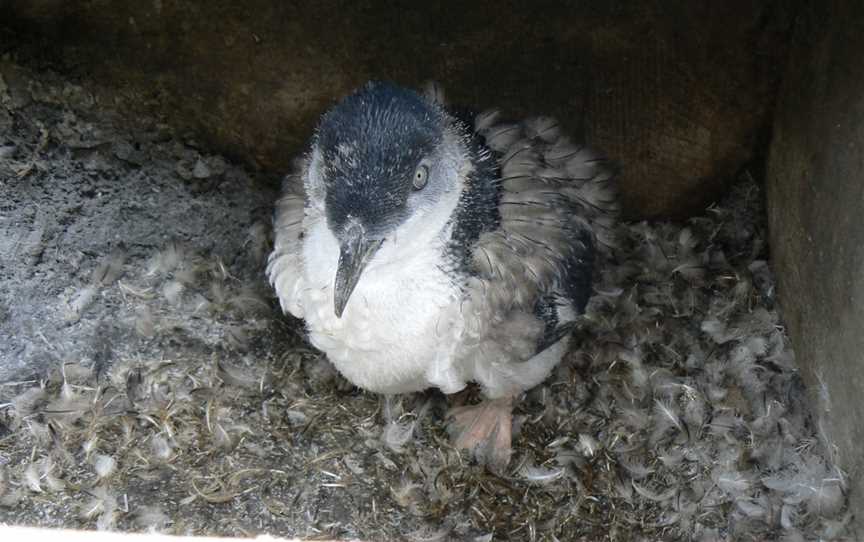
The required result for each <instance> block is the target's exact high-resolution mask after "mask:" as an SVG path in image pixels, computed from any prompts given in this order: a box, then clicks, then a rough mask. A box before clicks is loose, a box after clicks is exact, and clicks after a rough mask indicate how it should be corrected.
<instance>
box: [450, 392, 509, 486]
mask: <svg viewBox="0 0 864 542" xmlns="http://www.w3.org/2000/svg"><path fill="white" fill-rule="evenodd" d="M512 414H513V405H512V399H511V398H510V397H503V398H500V399H490V400H486V401H483V402H482V403H480V404H479V405H472V406H460V407H455V408H451V409H450V411H449V412H448V413H447V417H448V418H449V424H448V427H447V430H448V432H449V433H450V438H451V439H452V441H453V445H454V446H455V447H456V448H458V449H460V450H469V451H471V452H472V453H473V454H474V456H475V457H476V458H477V460H478V461H479V462H480V463H482V464H484V465H486V466H488V467H489V468H490V469H491V470H493V471H502V470H504V468H506V467H507V464H508V463H509V462H510V453H511V448H510V441H511V438H512V430H513V415H512Z"/></svg>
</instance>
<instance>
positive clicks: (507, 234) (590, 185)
mask: <svg viewBox="0 0 864 542" xmlns="http://www.w3.org/2000/svg"><path fill="white" fill-rule="evenodd" d="M440 96H441V94H440V92H432V93H430V95H428V96H425V97H424V96H421V95H419V94H416V93H414V92H412V91H408V90H405V89H402V88H399V87H396V86H393V85H389V84H380V83H371V84H369V85H367V86H366V87H364V88H362V89H360V90H359V91H357V92H356V93H354V94H352V95H351V96H349V97H347V98H346V99H345V100H343V101H342V102H340V103H339V104H338V105H337V106H336V107H334V108H333V109H332V110H331V111H329V112H328V113H327V114H325V115H324V117H323V118H322V120H321V123H320V125H319V127H318V130H317V132H316V134H315V136H314V138H313V140H312V143H311V148H310V151H309V153H308V154H307V155H306V156H305V157H304V158H303V159H302V160H301V161H300V162H299V163H298V167H297V172H296V173H295V174H293V175H291V176H289V177H288V179H287V180H286V184H285V194H284V195H283V197H282V198H281V199H280V200H279V202H278V204H277V208H276V218H275V232H274V236H275V249H274V252H273V254H272V255H271V257H270V262H269V266H268V275H269V277H270V281H271V283H272V284H273V285H274V286H275V288H276V291H277V294H278V296H279V299H280V302H281V304H282V307H283V309H284V310H285V311H286V312H290V313H292V314H293V315H295V316H297V317H299V318H304V319H305V320H306V325H307V329H308V331H309V337H310V339H311V341H312V343H313V344H314V345H315V346H317V347H318V348H320V349H321V350H323V351H325V352H326V353H327V355H328V357H329V359H330V360H331V361H332V362H333V363H334V364H335V366H336V367H337V368H338V369H339V371H340V372H342V374H343V375H345V376H346V377H347V378H348V379H349V380H350V381H352V382H353V383H354V384H356V385H358V386H360V387H363V388H366V389H368V390H371V391H376V392H383V393H401V392H408V391H416V390H421V389H425V388H428V387H437V388H439V389H441V390H443V391H444V392H446V393H454V392H456V391H459V390H461V389H462V388H464V387H465V385H466V384H467V383H468V382H470V381H474V382H478V383H480V384H481V386H482V387H483V390H484V392H485V394H486V395H487V397H489V398H492V399H505V398H509V397H514V396H517V395H518V394H519V393H520V392H522V391H524V390H526V389H528V388H531V387H533V386H535V385H536V384H538V383H539V382H541V381H542V380H543V379H544V378H545V377H546V376H547V375H548V374H549V371H550V370H551V369H552V368H553V367H554V365H555V364H556V363H557V362H558V361H559V360H560V358H561V356H562V355H563V353H564V352H565V350H566V346H567V343H568V332H569V331H570V329H571V328H572V326H573V325H574V323H575V321H576V319H577V317H578V316H579V315H580V314H581V313H582V312H583V311H584V308H585V305H586V303H587V302H588V298H589V297H590V294H591V284H592V274H593V269H594V265H595V260H596V259H598V257H599V258H600V259H602V258H603V257H604V255H605V254H606V251H607V250H608V249H609V247H610V246H611V245H612V244H613V239H612V225H613V223H614V221H615V216H616V214H617V210H618V206H617V202H616V198H615V194H614V190H613V188H612V182H611V179H612V175H611V173H610V170H609V169H608V168H607V167H606V165H605V163H604V162H603V161H602V160H601V159H599V158H598V157H597V155H596V154H594V153H593V152H591V151H590V150H588V149H586V148H584V147H581V146H578V145H575V144H573V143H571V142H570V141H569V140H568V139H567V138H566V137H565V136H563V135H562V134H561V131H560V130H559V128H558V126H557V124H556V123H555V122H554V121H553V120H551V119H547V118H538V119H531V120H528V121H526V122H523V123H504V122H499V121H498V115H497V114H496V113H483V114H480V115H477V116H468V118H464V117H465V116H464V115H463V116H457V115H455V114H453V113H451V112H450V111H448V110H447V109H446V108H445V107H444V106H443V104H441V103H440V102H439V101H436V98H437V99H440ZM495 404H500V405H502V406H503V407H504V410H506V409H507V408H509V406H508V405H509V404H507V403H506V402H500V403H495ZM486 422H489V423H497V422H492V421H491V418H490V419H489V420H486V421H484V425H485V424H486ZM472 423H473V422H472ZM506 424H507V425H508V428H507V429H506V431H507V432H508V435H509V418H508V419H507V421H506ZM501 431H504V429H503V428H502V429H501ZM508 439H509V437H508ZM472 442H473V440H472Z"/></svg>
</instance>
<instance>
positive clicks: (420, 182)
mask: <svg viewBox="0 0 864 542" xmlns="http://www.w3.org/2000/svg"><path fill="white" fill-rule="evenodd" d="M428 180H429V167H428V166H427V165H426V164H420V165H419V166H417V170H416V171H414V182H413V185H414V190H423V187H424V186H426V182H427V181H428Z"/></svg>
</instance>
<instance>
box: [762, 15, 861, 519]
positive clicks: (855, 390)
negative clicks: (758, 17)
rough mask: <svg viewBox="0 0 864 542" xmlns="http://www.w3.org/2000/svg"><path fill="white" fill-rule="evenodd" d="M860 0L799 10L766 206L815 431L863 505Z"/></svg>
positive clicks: (857, 504)
mask: <svg viewBox="0 0 864 542" xmlns="http://www.w3.org/2000/svg"><path fill="white" fill-rule="evenodd" d="M862 28H864V4H861V3H856V2H844V3H829V4H825V5H824V6H822V7H811V8H809V9H808V11H806V12H805V13H803V14H802V17H801V19H800V20H799V23H798V28H797V29H796V32H795V39H794V43H793V47H792V50H791V52H790V61H789V65H788V71H787V74H786V78H785V82H784V84H783V90H782V93H781V96H780V99H779V102H778V109H777V118H776V124H775V127H774V141H773V144H772V146H771V154H770V161H769V167H768V179H767V189H768V212H769V229H770V232H771V246H772V256H773V260H774V268H775V270H776V272H777V276H778V282H779V285H778V289H779V295H780V299H781V302H782V306H783V313H784V317H785V320H786V323H787V325H788V326H789V330H790V335H791V337H792V339H793V342H794V346H795V351H796V353H797V357H798V362H799V364H800V366H801V370H802V374H803V376H804V378H805V380H806V381H807V383H808V384H809V386H808V387H809V389H810V390H812V392H813V393H812V399H813V402H814V405H815V406H816V407H817V408H816V412H817V423H818V428H819V432H820V434H821V436H822V438H823V440H824V442H825V443H826V444H827V445H828V447H829V450H830V451H831V452H832V453H834V454H836V456H837V458H838V459H839V463H840V465H841V467H843V468H844V469H845V471H846V474H847V475H848V483H849V486H850V489H851V495H850V506H851V508H852V509H853V510H856V511H858V526H859V530H860V528H861V525H862V523H861V516H864V514H862V511H864V498H862V494H864V478H862V467H864V454H862V453H861V445H862V442H864V400H862V398H864V356H862V354H864V329H862V327H864V222H862V221H861V215H862V210H864V56H862V54H861V51H864V34H862V33H861V29H862Z"/></svg>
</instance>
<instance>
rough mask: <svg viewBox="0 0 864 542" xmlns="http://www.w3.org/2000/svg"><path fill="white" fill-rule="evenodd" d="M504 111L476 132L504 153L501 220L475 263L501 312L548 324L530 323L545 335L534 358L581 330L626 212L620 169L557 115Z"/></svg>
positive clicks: (484, 237) (485, 117)
mask: <svg viewBox="0 0 864 542" xmlns="http://www.w3.org/2000/svg"><path fill="white" fill-rule="evenodd" d="M495 118H496V117H495V114H494V113H492V114H490V113H484V114H481V115H479V116H478V117H477V119H476V120H475V130H476V132H477V133H478V134H480V135H481V136H482V137H483V138H484V139H485V143H486V145H487V146H488V147H489V148H490V149H491V150H492V151H493V152H494V153H495V154H496V156H497V157H498V162H499V180H498V182H499V185H500V202H499V213H500V225H499V227H498V228H496V229H494V230H491V231H488V232H485V233H483V234H481V235H480V237H479V238H478V239H477V241H476V242H475V244H474V245H473V247H472V251H471V256H472V267H473V271H474V272H475V273H476V275H475V276H476V277H477V279H478V280H479V281H480V282H481V284H479V285H478V286H479V287H480V288H481V289H482V290H481V291H483V292H484V294H483V295H485V296H486V297H487V298H488V301H487V302H488V303H491V304H492V305H493V307H494V310H495V311H497V312H494V314H499V315H507V314H510V313H513V312H514V311H515V312H517V313H521V314H522V315H523V316H527V315H530V316H532V317H534V318H535V319H536V320H537V321H538V322H539V327H538V326H534V328H535V329H534V330H533V331H527V330H526V333H533V334H534V335H535V336H536V349H535V351H534V352H531V355H534V354H536V353H539V352H540V351H542V350H544V349H545V348H547V347H549V346H551V345H552V344H555V343H556V342H558V340H560V339H561V338H562V337H563V336H564V335H566V334H567V333H568V332H569V331H570V329H572V327H573V325H574V323H575V320H576V318H577V317H578V316H579V315H580V314H582V313H583V312H584V310H585V305H586V304H587V302H588V299H589V297H590V295H591V284H592V276H593V270H594V266H595V261H597V260H598V259H600V258H598V254H599V256H601V257H603V256H608V255H609V254H610V253H611V249H612V247H613V246H614V235H613V228H614V224H615V222H616V220H617V215H618V209H619V208H618V202H617V197H616V191H615V188H614V184H613V183H614V175H613V172H612V169H611V167H610V166H609V164H608V163H607V162H606V161H605V160H603V159H602V158H600V157H599V155H597V154H596V153H595V152H594V151H592V150H590V149H588V148H586V147H583V146H579V145H575V144H573V143H571V142H570V141H569V139H568V138H567V137H566V136H563V135H561V133H560V130H559V128H558V126H557V124H556V123H555V122H554V121H553V120H551V119H548V118H538V119H531V120H528V121H526V122H524V123H519V124H512V123H496V122H495ZM504 318H505V319H512V316H506V317H504ZM523 357H524V356H523ZM529 357H530V356H529Z"/></svg>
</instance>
